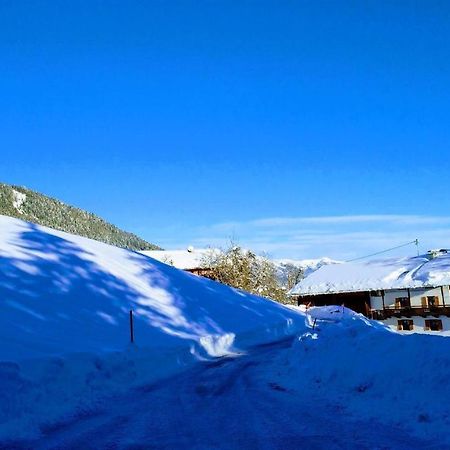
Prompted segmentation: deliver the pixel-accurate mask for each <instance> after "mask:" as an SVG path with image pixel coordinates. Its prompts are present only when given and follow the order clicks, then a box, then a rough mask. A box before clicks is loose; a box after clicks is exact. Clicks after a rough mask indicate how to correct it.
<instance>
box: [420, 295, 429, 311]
mask: <svg viewBox="0 0 450 450" xmlns="http://www.w3.org/2000/svg"><path fill="white" fill-rule="evenodd" d="M421 300H422V308H426V307H427V306H428V302H427V298H426V297H422V298H421Z"/></svg>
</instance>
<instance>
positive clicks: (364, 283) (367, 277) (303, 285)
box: [290, 250, 450, 295]
mask: <svg viewBox="0 0 450 450" xmlns="http://www.w3.org/2000/svg"><path fill="white" fill-rule="evenodd" d="M449 284H450V253H447V252H446V251H445V250H444V251H440V252H437V253H436V252H434V253H431V252H430V253H428V254H426V255H421V256H415V257H406V258H387V259H376V260H369V261H364V262H363V261H361V262H348V263H342V264H331V265H325V266H322V267H321V268H320V269H318V270H317V271H315V272H313V273H311V274H310V275H309V276H307V277H306V278H304V279H303V280H301V281H300V282H299V283H298V284H297V285H296V286H294V288H293V289H292V290H291V291H290V294H291V295H317V294H333V293H338V292H361V291H370V290H380V289H384V290H388V289H405V288H420V287H431V286H444V285H449Z"/></svg>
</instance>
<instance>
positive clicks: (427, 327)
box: [423, 320, 430, 331]
mask: <svg viewBox="0 0 450 450" xmlns="http://www.w3.org/2000/svg"><path fill="white" fill-rule="evenodd" d="M423 329H424V330H425V331H429V330H430V321H429V320H425V325H424V327H423Z"/></svg>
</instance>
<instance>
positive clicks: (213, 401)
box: [20, 339, 442, 450]
mask: <svg viewBox="0 0 450 450" xmlns="http://www.w3.org/2000/svg"><path fill="white" fill-rule="evenodd" d="M291 344H292V339H289V340H284V341H280V342H278V343H275V344H272V345H265V346H259V347H257V348H255V349H254V350H253V351H251V352H250V353H248V354H246V355H242V356H237V357H229V358H222V359H219V360H216V361H214V362H205V363H203V364H201V367H197V368H195V370H191V371H189V372H187V373H184V374H182V375H178V376H176V377H174V378H171V379H170V380H165V381H164V382H159V383H156V384H151V385H147V386H142V387H140V388H139V389H134V390H131V391H130V392H128V393H127V395H124V396H120V397H114V398H110V399H108V400H107V401H105V402H104V403H103V404H101V405H100V406H99V407H98V409H97V410H95V411H91V412H89V413H88V414H82V415H79V416H77V417H76V418H74V419H73V420H72V421H71V422H69V423H65V424H59V425H58V426H53V427H52V428H51V429H47V430H46V432H45V435H44V436H43V437H42V438H41V439H40V440H39V441H35V442H29V443H28V444H26V445H23V446H22V447H20V448H33V449H61V448H64V449H80V448H83V449H94V448H95V449H99V448H108V449H116V448H117V449H119V448H120V449H122V448H127V449H138V448H150V449H327V450H332V449H390V448H392V449H402V448H405V449H406V448H409V449H411V448H421V449H438V448H442V447H439V446H438V445H435V446H434V445H433V442H432V441H427V442H425V441H421V440H418V439H417V438H413V437H411V436H409V435H408V433H407V432H406V431H405V430H402V429H399V428H398V427H390V426H388V425H386V424H381V423H376V422H374V421H372V420H371V421H368V420H365V421H364V420H362V421H360V420H358V418H357V417H354V416H352V415H351V413H349V412H347V411H346V409H345V407H344V405H341V404H336V403H330V402H327V400H326V398H324V397H323V396H320V395H319V393H318V392H314V391H310V392H296V391H293V390H291V389H290V388H289V387H287V386H283V385H281V384H279V382H278V379H277V377H276V374H274V367H273V361H275V360H278V359H279V357H280V354H282V353H283V352H287V351H289V349H290V348H291ZM275 370H276V369H275ZM270 374H273V375H274V376H273V377H272V376H271V375H270ZM295 375H296V374H295V373H293V376H295ZM368 407H370V405H368Z"/></svg>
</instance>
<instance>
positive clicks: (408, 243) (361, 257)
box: [345, 239, 419, 262]
mask: <svg viewBox="0 0 450 450" xmlns="http://www.w3.org/2000/svg"><path fill="white" fill-rule="evenodd" d="M411 244H415V245H416V246H417V256H418V255H419V239H414V241H411V242H407V243H406V244H402V245H397V246H396V247H392V248H388V249H387V250H382V251H381V252H376V253H371V254H370V255H365V256H360V257H358V258H354V259H349V260H348V261H345V262H353V261H358V260H360V259H364V258H370V257H371V256H376V255H381V254H382V253H387V252H390V251H392V250H396V249H398V248H402V247H406V246H407V245H411Z"/></svg>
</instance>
